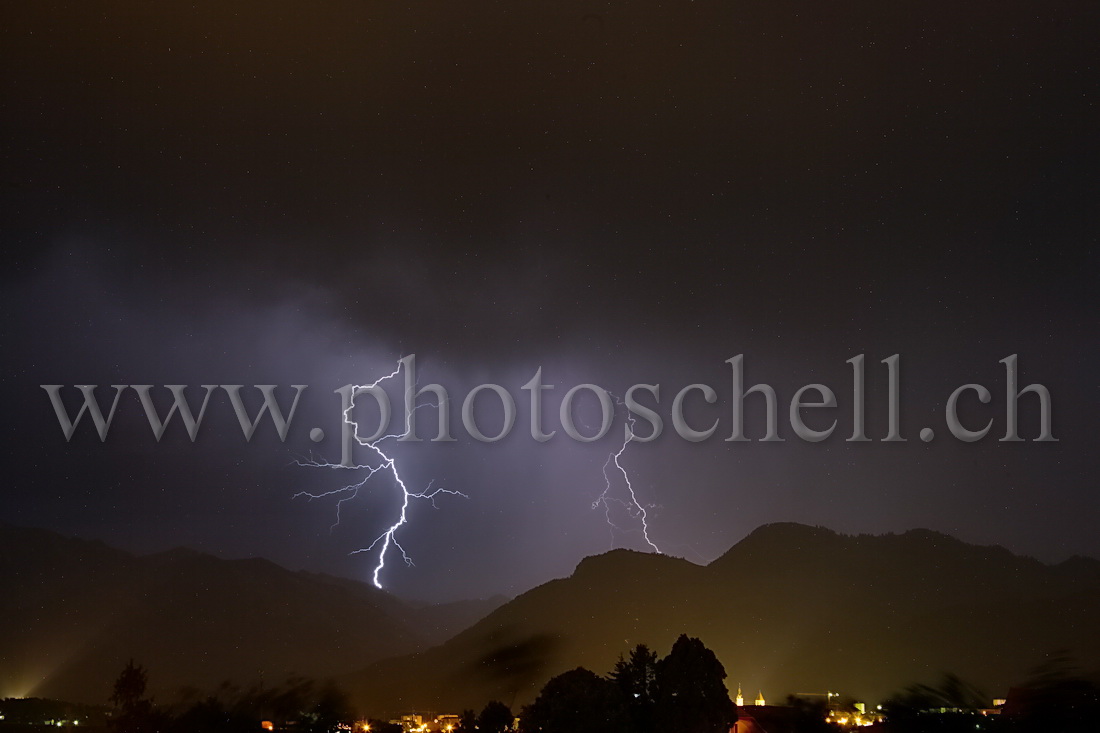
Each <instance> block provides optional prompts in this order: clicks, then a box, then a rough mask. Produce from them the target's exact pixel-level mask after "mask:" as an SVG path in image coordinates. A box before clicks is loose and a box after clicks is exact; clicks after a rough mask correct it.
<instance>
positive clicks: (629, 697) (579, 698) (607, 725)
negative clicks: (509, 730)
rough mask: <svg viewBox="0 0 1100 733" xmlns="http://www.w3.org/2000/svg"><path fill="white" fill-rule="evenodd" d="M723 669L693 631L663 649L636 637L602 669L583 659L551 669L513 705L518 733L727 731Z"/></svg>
mask: <svg viewBox="0 0 1100 733" xmlns="http://www.w3.org/2000/svg"><path fill="white" fill-rule="evenodd" d="M725 679H726V670H725V669H724V668H723V667H722V663H721V662H719V661H718V657H716V656H715V655H714V652H712V651H711V650H710V649H708V648H707V647H706V646H704V644H703V642H702V641H700V640H699V639H695V638H689V637H688V636H686V635H681V636H680V638H679V639H677V640H676V643H675V644H673V645H672V650H671V651H670V652H669V653H668V656H666V657H664V658H663V659H658V658H657V654H656V653H655V652H653V651H651V650H650V649H649V647H647V646H646V645H644V644H639V645H638V646H636V647H634V649H633V650H632V651H631V652H630V654H629V656H628V657H627V658H625V659H624V658H622V657H620V658H619V661H618V663H616V665H615V669H614V670H612V671H611V673H610V674H609V675H607V676H606V677H602V676H600V675H597V674H596V673H595V672H592V671H590V670H587V669H585V668H583V667H578V668H577V669H574V670H571V671H569V672H565V673H564V674H560V675H558V676H557V677H554V678H553V679H551V680H550V681H549V682H547V683H546V686H545V687H543V688H542V691H541V692H540V693H539V695H538V697H537V698H536V699H535V701H534V702H533V703H531V704H530V705H527V706H525V707H524V708H523V710H522V712H521V713H520V730H521V731H522V733H728V731H729V730H730V727H731V726H732V725H733V724H734V723H735V722H736V721H737V708H736V706H734V704H733V701H731V700H730V696H729V690H727V689H726V684H725Z"/></svg>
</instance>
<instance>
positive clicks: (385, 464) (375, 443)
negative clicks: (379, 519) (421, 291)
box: [293, 364, 469, 588]
mask: <svg viewBox="0 0 1100 733" xmlns="http://www.w3.org/2000/svg"><path fill="white" fill-rule="evenodd" d="M400 373H401V366H400V364H399V365H398V367H397V368H396V369H394V370H393V371H392V372H391V373H389V374H387V375H386V376H384V377H380V378H379V379H377V380H375V381H374V383H373V384H368V385H355V386H354V387H353V388H352V392H351V398H350V399H349V400H348V402H349V404H348V407H347V408H346V409H345V410H344V414H343V420H344V423H345V424H346V425H348V426H350V427H351V431H352V436H353V437H354V438H355V442H356V443H357V444H358V445H360V446H362V447H364V448H369V449H370V450H371V451H373V452H374V454H375V455H376V456H377V457H378V461H379V462H378V463H377V465H371V464H369V463H368V464H358V463H357V464H354V465H344V464H340V463H330V462H327V461H317V460H314V459H312V458H311V459H309V460H299V461H296V463H297V464H298V465H299V466H310V467H312V468H328V469H342V470H350V471H358V472H361V476H360V477H359V479H358V480H357V481H355V482H353V483H350V484H348V485H347V486H344V487H342V488H339V489H333V490H332V491H325V492H323V493H320V494H312V493H310V492H308V491H300V492H298V493H297V494H295V495H294V497H293V498H295V499H297V498H298V497H300V496H305V497H307V498H308V499H309V500H310V501H313V500H315V499H326V498H329V497H335V496H339V497H340V498H339V499H338V500H337V501H336V521H335V522H333V524H332V526H331V527H329V531H332V530H334V529H335V528H336V527H337V526H339V524H340V511H341V509H342V507H343V505H344V503H345V502H348V501H351V500H353V499H355V498H356V497H357V496H358V495H359V490H360V489H362V488H363V487H364V486H365V485H366V483H367V482H368V481H370V480H371V478H373V477H374V476H375V475H376V474H378V473H388V474H390V475H391V476H392V477H393V484H394V486H396V487H397V488H398V489H400V490H401V510H400V512H399V513H398V517H397V521H395V522H394V523H393V524H391V525H390V526H389V527H388V528H387V529H386V530H385V531H383V532H382V534H380V535H378V536H377V537H376V538H375V539H374V541H373V542H371V543H370V544H369V545H367V546H366V547H361V548H359V549H358V550H354V551H352V552H351V553H350V554H352V555H358V554H360V553H367V552H371V551H372V550H374V549H375V548H376V547H377V548H379V549H378V561H377V563H376V564H375V566H374V574H373V576H372V577H373V581H374V585H375V587H376V588H381V587H382V582H381V580H380V576H381V574H382V569H383V568H385V567H386V553H387V552H388V551H389V549H390V547H391V546H393V547H395V548H397V550H398V552H400V553H401V559H402V560H404V561H405V564H406V565H408V566H411V565H412V564H413V561H412V558H410V557H409V554H408V553H407V552H406V551H405V548H404V547H402V546H401V543H400V542H398V540H397V530H399V529H400V528H401V527H402V526H404V525H405V524H406V523H407V522H408V508H409V502H410V501H411V500H413V499H427V500H428V501H430V502H431V503H432V506H435V499H436V497H438V496H439V495H440V494H450V495H452V496H461V497H463V498H464V499H468V498H469V497H468V496H466V494H463V493H462V492H461V491H452V490H450V489H444V488H437V489H434V490H433V489H432V485H431V483H429V484H428V486H427V487H426V488H424V489H423V490H422V491H411V490H409V487H408V486H407V485H406V484H405V479H404V478H402V476H401V473H400V471H399V470H398V467H397V461H396V459H395V458H394V457H393V456H392V455H390V454H388V453H386V452H385V451H383V450H382V443H383V442H385V441H387V440H395V439H399V438H403V437H405V436H406V435H408V434H409V433H410V432H411V431H412V414H411V412H410V413H409V414H408V415H406V417H405V430H404V432H402V433H393V434H389V435H383V436H382V437H380V438H377V439H375V440H370V441H368V440H365V439H363V438H361V437H360V436H359V424H358V423H357V422H356V421H355V420H354V419H352V411H353V410H354V408H355V396H356V395H357V394H358V393H359V392H361V391H363V390H368V389H372V388H374V387H377V386H378V385H379V384H381V383H382V382H385V381H386V380H389V379H393V378H394V377H396V376H397V375H398V374H400Z"/></svg>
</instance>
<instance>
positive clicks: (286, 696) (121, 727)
mask: <svg viewBox="0 0 1100 733" xmlns="http://www.w3.org/2000/svg"><path fill="white" fill-rule="evenodd" d="M147 684H148V673H147V672H146V670H145V668H144V667H141V666H139V665H135V664H134V662H133V661H132V660H131V661H130V663H129V664H128V665H127V666H126V668H125V669H124V670H123V671H122V673H121V674H120V675H119V677H118V679H117V680H116V681H115V684H114V688H113V691H112V694H111V698H110V702H111V704H112V705H113V706H114V710H113V712H112V714H111V716H110V720H109V727H110V728H111V729H112V733H257V732H258V731H260V724H261V722H262V721H271V722H272V727H274V728H277V729H285V728H293V729H294V730H295V731H301V733H331V732H332V731H335V730H337V728H338V726H341V725H343V726H345V727H346V726H347V724H348V722H349V721H351V720H354V719H355V716H354V715H353V713H352V710H351V708H350V706H349V704H348V699H347V696H346V695H345V694H344V693H343V692H342V691H341V690H340V689H339V688H338V687H336V685H334V684H333V683H331V682H323V683H318V682H316V681H314V680H310V679H305V678H291V679H288V680H286V681H285V682H282V683H280V684H278V685H275V686H270V687H268V686H265V685H263V684H260V685H257V686H255V687H251V688H247V689H242V688H239V687H236V686H234V685H230V684H228V683H224V684H222V685H221V686H220V687H219V688H218V689H217V690H215V691H214V692H212V693H200V692H198V691H197V690H186V691H184V693H183V695H182V696H181V700H180V701H179V702H177V703H175V704H170V705H157V704H154V701H153V699H152V698H150V697H147V696H146V686H147ZM382 727H383V726H381V725H378V726H372V730H381V729H382Z"/></svg>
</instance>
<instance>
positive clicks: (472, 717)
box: [458, 710, 477, 733]
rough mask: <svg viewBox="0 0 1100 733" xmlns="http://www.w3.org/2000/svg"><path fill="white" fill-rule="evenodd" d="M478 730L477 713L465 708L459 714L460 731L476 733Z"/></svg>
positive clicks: (460, 732)
mask: <svg viewBox="0 0 1100 733" xmlns="http://www.w3.org/2000/svg"><path fill="white" fill-rule="evenodd" d="M476 730H477V713H475V712H474V711H473V710H463V711H462V715H460V716H458V733H474V732H475V731H476Z"/></svg>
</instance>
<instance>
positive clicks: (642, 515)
mask: <svg viewBox="0 0 1100 733" xmlns="http://www.w3.org/2000/svg"><path fill="white" fill-rule="evenodd" d="M612 397H613V398H614V399H615V403H616V404H618V405H622V404H623V403H622V401H621V400H620V399H619V398H618V397H615V395H612ZM626 419H627V425H628V426H629V430H627V431H626V437H625V438H624V439H623V444H622V445H621V446H619V449H618V450H615V451H612V452H611V453H610V454H609V455H608V456H607V460H606V461H605V462H604V464H603V478H604V489H603V493H602V494H600V495H599V497H598V498H597V499H596V500H595V501H594V502H592V508H593V509H599V508H600V507H601V506H602V507H603V510H604V518H605V519H606V520H607V524H608V525H609V526H610V528H611V544H612V546H614V544H615V532H616V530H617V531H619V532H620V533H623V532H627V531H629V530H624V529H623V528H622V527H620V526H619V525H617V524H616V523H615V520H614V519H612V518H611V505H612V504H618V505H620V506H622V507H623V508H624V509H626V511H627V513H628V514H629V515H630V517H631V519H637V520H639V521H640V523H641V526H642V537H643V538H644V539H645V543H646V544H647V545H649V546H650V547H652V548H653V551H654V552H656V553H657V554H658V555H660V554H662V553H661V548H659V547H657V545H656V544H655V543H654V542H653V540H652V539H650V537H649V513H648V511H647V510H648V509H652V508H653V506H652V505H649V506H646V505H644V504H642V503H641V502H639V501H638V495H637V494H636V493H635V491H634V484H633V483H631V481H630V474H629V473H628V472H627V470H626V469H625V468H624V467H623V464H622V462H621V459H622V456H623V453H625V452H626V447H627V446H628V445H629V444H630V441H632V440H634V423H635V422H636V421H637V418H636V417H634V415H633V413H631V412H630V411H627V418H626ZM612 466H614V467H615V468H614V471H612V470H611V467H612ZM615 471H617V472H618V473H619V474H621V475H622V477H623V482H624V483H625V484H626V491H627V493H628V494H629V495H630V498H629V499H620V498H619V497H616V496H612V495H611V493H612V480H611V479H612V475H613V474H614V472H615Z"/></svg>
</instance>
